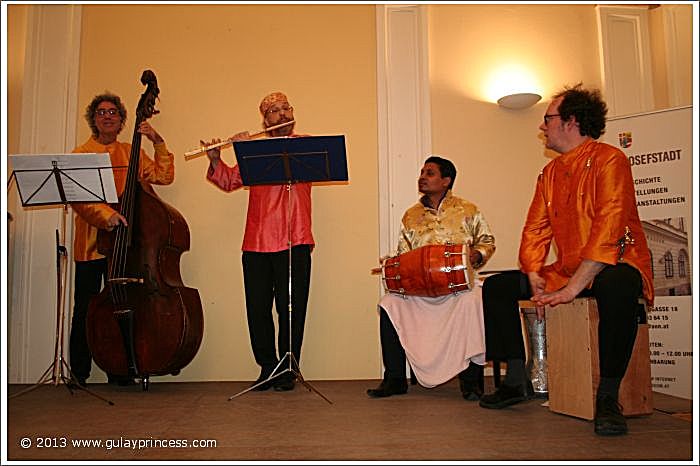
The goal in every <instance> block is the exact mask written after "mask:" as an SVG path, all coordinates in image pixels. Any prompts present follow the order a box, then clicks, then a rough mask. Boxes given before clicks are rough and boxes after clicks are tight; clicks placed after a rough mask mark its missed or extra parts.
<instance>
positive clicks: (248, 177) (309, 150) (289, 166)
mask: <svg viewBox="0 0 700 466" xmlns="http://www.w3.org/2000/svg"><path fill="white" fill-rule="evenodd" d="M233 150H234V151H235V152H236V160H237V161H238V167H239V168H240V170H241V178H242V179H243V184H244V185H246V186H252V185H257V184H287V183H299V182H313V181H347V180H348V166H347V163H346V160H345V136H304V137H295V138H288V137H283V138H268V139H259V140H250V141H236V142H234V143H233Z"/></svg>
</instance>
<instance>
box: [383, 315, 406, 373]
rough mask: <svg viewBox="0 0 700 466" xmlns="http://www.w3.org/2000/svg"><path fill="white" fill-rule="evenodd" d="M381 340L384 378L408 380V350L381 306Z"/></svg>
mask: <svg viewBox="0 0 700 466" xmlns="http://www.w3.org/2000/svg"><path fill="white" fill-rule="evenodd" d="M379 341H380V342H381V344H382V362H383V363H384V378H385V379H402V380H406V352H405V351H404V349H403V346H402V345H401V340H399V334H398V333H396V329H395V328H394V324H392V323H391V319H389V315H388V314H387V313H386V311H385V310H384V308H383V307H380V308H379Z"/></svg>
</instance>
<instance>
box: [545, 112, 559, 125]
mask: <svg viewBox="0 0 700 466" xmlns="http://www.w3.org/2000/svg"><path fill="white" fill-rule="evenodd" d="M558 116H561V115H559V114H558V113H552V114H550V115H545V116H544V124H545V125H546V124H547V123H549V119H550V118H554V117H558Z"/></svg>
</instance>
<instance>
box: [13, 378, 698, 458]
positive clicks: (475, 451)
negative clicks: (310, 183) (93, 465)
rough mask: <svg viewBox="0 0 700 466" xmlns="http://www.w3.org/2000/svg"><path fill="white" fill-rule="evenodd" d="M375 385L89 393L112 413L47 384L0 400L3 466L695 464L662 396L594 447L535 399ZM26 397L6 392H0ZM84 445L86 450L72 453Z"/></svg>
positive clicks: (687, 428)
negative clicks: (497, 401) (468, 397)
mask: <svg viewBox="0 0 700 466" xmlns="http://www.w3.org/2000/svg"><path fill="white" fill-rule="evenodd" d="M161 380H165V378H162V379H161ZM378 382H379V381H377V380H370V381H358V380H353V381H318V382H316V381H310V382H309V384H310V386H311V387H312V388H314V389H315V390H317V391H318V392H320V393H321V394H322V395H323V396H325V397H327V398H328V399H329V400H330V401H332V404H330V403H328V402H326V401H325V400H324V399H323V398H322V397H321V396H319V395H318V394H317V393H316V392H314V391H311V390H309V389H307V387H305V386H304V385H299V384H297V387H296V389H295V390H294V391H291V392H275V391H272V390H270V391H266V392H248V393H245V394H243V395H241V396H239V397H236V398H234V399H233V400H231V401H229V397H231V396H232V395H235V394H237V393H239V392H240V391H242V390H244V389H246V388H247V387H248V385H249V382H203V383H177V382H169V383H166V382H158V381H153V382H152V383H151V385H150V388H149V390H148V391H143V390H142V388H141V387H140V386H131V387H117V386H112V385H107V384H92V385H88V388H89V389H90V390H92V391H93V392H94V393H95V394H98V395H100V396H101V397H104V398H105V399H108V400H110V401H112V402H113V403H114V405H109V404H107V403H106V402H105V401H103V400H101V399H99V398H97V397H95V396H92V395H91V394H90V393H88V392H85V391H77V392H75V393H73V394H71V392H70V391H69V390H68V388H67V387H66V386H65V385H62V384H59V385H51V384H49V385H45V386H40V387H38V388H37V389H36V390H32V391H30V392H28V393H26V394H23V395H20V396H18V397H15V398H12V399H9V400H8V403H7V406H8V411H7V416H8V419H7V424H8V429H7V432H6V436H7V446H8V449H7V452H6V454H7V456H6V457H5V458H4V459H8V460H43V461H53V460H61V461H70V462H72V461H77V460H93V461H112V460H114V461H118V460H142V461H147V460H176V459H177V460H189V461H193V460H195V461H196V460H201V461H213V460H226V461H256V460H260V461H263V460H264V461H313V460H323V461H344V460H345V461H350V460H352V461H371V460H377V461H389V460H397V461H406V460H412V461H431V460H440V461H446V460H452V461H482V462H483V461H488V460H493V461H508V460H511V461H520V460H539V461H541V460H553V461H554V460H556V461H562V460H579V461H592V460H607V461H609V460H621V461H627V460H630V461H632V460H633V461H636V462H638V461H645V460H648V461H664V460H669V461H672V460H685V461H689V460H697V458H693V454H694V453H693V434H692V431H693V423H692V402H691V401H688V400H683V399H679V398H674V397H671V396H668V395H662V394H658V393H655V394H654V406H655V410H654V413H653V414H652V415H649V416H644V417H639V418H631V419H629V420H628V425H629V434H628V435H626V436H622V437H600V436H597V435H595V434H594V433H593V424H592V422H590V421H584V420H580V419H576V418H572V417H569V416H564V415H560V414H555V413H552V412H550V411H549V409H548V408H546V407H543V406H542V401H543V400H532V401H528V402H525V403H521V404H518V405H515V406H512V407H510V408H506V409H503V410H487V409H483V408H480V407H479V406H478V404H477V403H476V402H468V401H465V400H463V399H462V397H461V395H460V393H459V387H458V383H457V382H456V381H455V380H453V381H451V382H448V383H447V384H444V385H441V386H439V387H436V388H433V389H425V388H422V387H420V386H411V387H410V388H409V393H408V394H406V395H402V396H393V397H390V398H385V399H370V398H368V397H367V396H366V394H365V390H366V389H367V388H370V387H375V386H376V385H377V384H378ZM490 385H491V380H488V381H487V391H489V390H491V387H489V386H490ZM27 387H28V386H24V385H11V386H9V394H10V395H11V394H13V393H17V392H18V391H20V390H21V389H23V388H27ZM85 441H91V442H94V443H93V444H92V445H85V443H83V444H82V445H79V444H78V442H85ZM167 441H170V442H171V444H170V445H169V446H168V445H163V444H162V443H163V442H167ZM206 441H215V445H214V444H212V443H211V442H210V443H209V444H208V445H207V443H206ZM184 442H187V445H185V444H184ZM195 442H198V443H199V444H202V445H205V446H203V447H201V448H195V447H194V446H192V444H193V443H195ZM96 443H101V445H96ZM40 446H41V447H40Z"/></svg>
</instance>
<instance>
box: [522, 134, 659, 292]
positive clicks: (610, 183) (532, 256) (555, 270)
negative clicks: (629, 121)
mask: <svg viewBox="0 0 700 466" xmlns="http://www.w3.org/2000/svg"><path fill="white" fill-rule="evenodd" d="M552 241H554V242H555V243H556V251H557V260H556V261H555V262H554V263H552V264H549V265H544V262H545V260H546V259H547V255H548V253H549V248H550V245H551V242H552ZM623 245H624V247H623ZM584 259H589V260H592V261H596V262H602V263H605V264H611V265H614V264H617V263H618V262H625V263H627V264H629V265H631V266H632V267H634V268H636V269H637V270H639V272H640V273H641V275H642V282H643V293H644V298H645V299H646V301H647V302H648V303H649V305H652V303H653V300H654V285H653V283H652V275H651V256H650V254H649V247H648V246H647V241H646V237H645V236H644V230H643V229H642V224H641V221H640V220H639V213H638V212H637V203H636V198H635V194H634V182H633V179H632V170H631V167H630V164H629V161H628V160H627V157H625V154H624V153H623V152H622V151H620V150H619V149H617V148H615V147H613V146H611V145H608V144H604V143H600V142H597V141H595V140H593V139H590V140H588V141H587V142H584V143H583V144H581V145H580V146H578V147H577V148H575V149H574V150H572V151H570V152H567V153H565V154H562V155H560V156H558V157H557V158H555V159H554V160H552V161H551V162H549V163H548V164H547V165H546V166H545V167H544V169H543V171H542V173H541V174H540V176H539V178H538V180H537V186H536V188H535V195H534V198H533V199H532V203H531V204H530V209H529V211H528V214H527V220H526V222H525V227H524V228H523V232H522V237H521V242H520V265H521V270H522V271H523V272H525V273H528V272H538V273H540V275H542V277H543V278H544V279H545V280H546V291H548V292H549V291H555V290H558V289H560V288H562V287H563V286H565V285H566V284H567V283H568V281H569V278H570V277H571V276H572V275H573V274H574V272H575V271H576V269H577V268H578V266H579V265H580V264H581V261H583V260H584ZM589 286H590V284H589Z"/></svg>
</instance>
